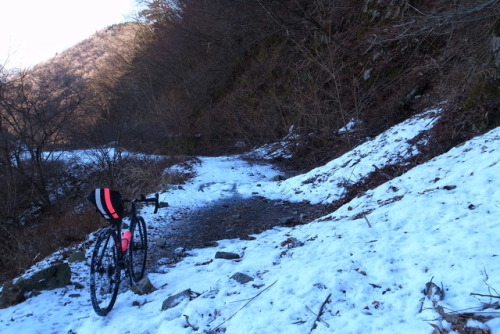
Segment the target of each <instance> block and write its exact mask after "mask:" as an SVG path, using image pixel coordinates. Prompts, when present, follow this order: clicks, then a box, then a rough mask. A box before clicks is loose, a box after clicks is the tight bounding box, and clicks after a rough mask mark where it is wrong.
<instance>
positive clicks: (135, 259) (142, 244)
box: [128, 217, 148, 284]
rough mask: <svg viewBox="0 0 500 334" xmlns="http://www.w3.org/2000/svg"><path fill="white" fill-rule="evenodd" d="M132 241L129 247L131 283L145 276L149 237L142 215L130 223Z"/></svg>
mask: <svg viewBox="0 0 500 334" xmlns="http://www.w3.org/2000/svg"><path fill="white" fill-rule="evenodd" d="M130 232H132V242H131V244H130V247H129V250H128V251H129V273H130V281H131V284H134V283H137V282H139V281H140V280H141V279H142V278H143V277H144V271H145V269H146V258H147V256H148V239H147V234H146V223H145V222H144V219H143V218H142V217H137V219H133V220H132V223H131V224H130Z"/></svg>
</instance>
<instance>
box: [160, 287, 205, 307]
mask: <svg viewBox="0 0 500 334" xmlns="http://www.w3.org/2000/svg"><path fill="white" fill-rule="evenodd" d="M199 295H200V294H199V293H196V292H193V291H192V290H191V289H187V290H184V291H182V292H180V293H178V294H176V295H173V296H170V297H168V298H167V299H165V301H164V302H163V304H162V306H161V310H162V311H165V310H168V309H171V308H174V307H176V306H177V305H179V304H180V303H181V302H182V301H183V300H184V299H189V300H192V299H194V298H196V297H198V296H199Z"/></svg>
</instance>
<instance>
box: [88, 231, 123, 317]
mask: <svg viewBox="0 0 500 334" xmlns="http://www.w3.org/2000/svg"><path fill="white" fill-rule="evenodd" d="M119 242H120V240H119V238H118V235H117V233H116V231H115V230H114V229H113V228H111V227H109V228H106V229H104V230H103V231H102V232H101V233H100V234H99V236H98V237H97V241H96V243H95V246H94V252H93V253H92V260H91V264H90V299H91V301H92V307H93V308H94V311H95V312H96V313H97V314H98V315H100V316H105V315H106V314H108V313H109V311H111V309H112V308H113V305H114V304H115V301H116V296H117V294H118V288H119V286H120V272H121V270H120V266H119V263H118V260H119V259H118V251H119V250H118V248H117V245H119Z"/></svg>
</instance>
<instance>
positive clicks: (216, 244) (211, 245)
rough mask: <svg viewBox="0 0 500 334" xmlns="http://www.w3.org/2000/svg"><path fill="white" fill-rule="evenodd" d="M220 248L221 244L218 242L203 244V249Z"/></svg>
mask: <svg viewBox="0 0 500 334" xmlns="http://www.w3.org/2000/svg"><path fill="white" fill-rule="evenodd" d="M217 246H219V243H218V242H217V241H207V242H205V243H203V247H206V248H209V247H217Z"/></svg>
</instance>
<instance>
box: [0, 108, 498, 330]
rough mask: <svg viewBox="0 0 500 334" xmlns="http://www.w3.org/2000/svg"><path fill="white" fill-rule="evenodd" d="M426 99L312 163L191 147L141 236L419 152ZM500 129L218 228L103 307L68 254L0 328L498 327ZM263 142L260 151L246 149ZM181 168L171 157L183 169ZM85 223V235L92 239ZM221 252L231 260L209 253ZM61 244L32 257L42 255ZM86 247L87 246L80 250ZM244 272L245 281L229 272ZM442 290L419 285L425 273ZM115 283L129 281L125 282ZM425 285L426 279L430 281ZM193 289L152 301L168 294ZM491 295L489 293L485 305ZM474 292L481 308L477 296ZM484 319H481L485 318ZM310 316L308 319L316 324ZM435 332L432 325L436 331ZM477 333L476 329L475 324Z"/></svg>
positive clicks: (324, 185)
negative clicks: (252, 226) (64, 279)
mask: <svg viewBox="0 0 500 334" xmlns="http://www.w3.org/2000/svg"><path fill="white" fill-rule="evenodd" d="M438 115H439V113H438V111H437V110H432V111H428V112H426V113H423V114H421V115H419V116H418V117H414V118H412V119H410V120H408V121H406V122H404V123H402V124H400V125H398V126H395V127H394V128H392V129H390V130H389V131H387V132H386V133H384V134H382V135H380V136H378V137H376V138H373V139H372V140H370V141H368V142H367V143H365V144H363V145H360V146H359V147H357V148H356V149H354V150H353V151H351V152H349V153H347V154H345V155H344V156H342V157H340V158H338V159H335V160H334V161H331V162H330V163H328V164H326V165H325V166H323V167H319V168H316V169H314V170H312V171H310V172H309V173H306V174H303V175H298V176H296V177H293V178H290V179H287V180H285V181H270V179H271V178H272V177H273V176H276V175H278V174H280V171H279V170H277V169H276V168H274V167H273V166H271V165H266V164H250V163H248V162H246V161H244V160H243V159H242V158H241V157H240V156H226V157H215V158H207V157H201V158H200V160H199V163H197V164H195V165H193V167H192V168H194V170H195V172H196V176H195V177H194V178H192V179H191V180H190V181H188V183H187V184H185V185H183V186H182V188H179V189H173V190H170V191H168V192H166V193H163V194H161V196H160V199H161V200H162V201H166V202H168V203H169V205H170V206H169V207H167V208H164V209H161V211H160V213H159V215H157V216H153V215H152V213H151V209H150V208H145V209H144V211H143V216H144V217H145V218H146V221H148V223H149V225H150V226H151V233H152V235H151V236H150V239H153V238H154V237H155V236H157V235H160V232H159V231H161V230H162V229H168V227H169V225H168V221H169V218H170V217H171V216H172V215H173V214H174V213H175V212H176V210H180V209H184V210H189V209H190V208H194V207H200V206H203V205H209V202H211V201H213V200H217V199H220V198H222V197H225V196H234V195H240V196H252V195H259V196H265V197H268V198H271V199H284V200H290V201H310V202H311V203H330V202H333V201H335V200H336V199H338V198H339V197H340V196H342V193H343V191H344V189H343V187H342V185H346V184H349V183H355V182H357V181H359V180H361V179H362V178H363V177H364V176H366V175H368V174H369V173H370V172H372V171H373V170H375V167H374V166H377V167H378V168H382V167H383V166H385V165H387V164H393V163H395V162H397V161H401V160H402V159H405V158H407V157H409V156H411V155H415V154H416V153H418V150H417V147H416V146H415V145H411V144H409V143H408V140H410V139H412V138H414V137H415V136H417V135H418V134H419V133H421V132H422V131H425V130H426V129H429V128H430V127H431V126H432V123H433V122H434V120H435V118H436V117H438ZM499 143H500V128H496V129H494V130H492V131H490V132H488V133H486V134H484V135H482V136H480V137H477V138H474V139H473V140H470V141H469V142H467V143H465V144H463V145H461V146H459V147H456V148H454V149H452V150H450V151H449V152H447V153H445V154H443V155H441V156H438V157H436V158H435V159H432V160H431V161H429V162H427V163H425V164H423V165H420V166H417V167H415V168H413V169H411V170H410V171H408V172H407V173H405V174H404V175H402V176H400V177H398V178H395V179H393V180H391V181H389V182H387V183H385V184H382V185H381V186H379V187H377V188H376V189H373V190H370V191H368V192H366V193H365V194H363V195H362V196H360V197H358V198H355V199H353V200H352V201H351V202H349V203H347V204H346V205H344V206H342V207H341V208H339V209H338V210H336V211H335V212H332V213H330V214H328V215H327V216H325V217H322V218H320V219H318V220H316V221H314V222H312V223H310V224H307V225H301V226H297V227H294V228H284V227H277V228H274V229H272V230H269V231H266V232H263V233H261V234H259V235H255V237H256V239H255V240H222V241H220V242H219V245H218V246H217V247H215V248H205V249H196V250H193V251H191V252H190V256H188V257H186V258H185V259H184V260H183V261H181V262H179V263H177V264H176V265H175V266H167V265H165V266H163V267H160V270H159V272H156V273H149V274H148V277H149V278H150V280H151V281H152V283H153V284H154V286H155V287H156V288H157V290H156V291H155V292H153V293H151V294H149V295H144V296H139V295H135V294H134V293H132V292H131V291H125V292H123V293H121V294H119V296H118V299H117V302H116V304H115V307H114V309H113V310H112V311H111V312H110V313H109V315H108V316H106V317H100V316H97V315H96V314H95V313H94V311H93V310H92V306H91V304H90V300H89V292H88V283H87V279H88V270H89V267H88V266H89V262H90V257H88V258H87V261H86V262H79V263H71V267H72V273H73V277H72V280H73V282H75V283H80V284H82V285H83V286H84V288H83V289H78V288H77V285H70V286H68V287H66V288H61V289H56V290H51V291H43V292H42V293H41V294H40V295H38V296H36V297H32V298H30V299H28V300H27V301H25V302H24V303H22V304H19V305H16V306H13V307H10V308H7V309H3V310H0V332H1V333H3V334H5V333H16V334H18V333H44V334H47V333H78V334H84V333H92V334H93V333H195V332H197V333H204V332H206V333H218V332H224V331H225V333H238V334H241V333H245V334H246V333H258V334H262V333H287V334H288V333H309V332H311V333H391V334H392V333H432V332H433V330H434V328H433V327H431V324H433V325H438V326H440V327H442V328H444V329H446V330H449V331H450V332H451V333H453V331H452V328H451V326H452V325H451V324H450V323H448V322H446V321H445V320H443V319H442V318H443V313H442V314H439V313H438V312H437V311H436V309H435V307H434V306H433V300H434V301H435V303H436V305H435V306H442V307H443V309H442V310H443V311H442V312H445V313H446V314H447V315H453V314H455V312H456V313H464V312H467V313H468V314H469V315H482V316H484V317H491V320H489V319H490V318H486V319H485V318H480V319H481V320H483V321H485V320H488V321H485V323H484V324H483V323H481V322H479V321H477V320H474V319H469V320H467V321H468V326H470V327H476V328H485V329H486V328H490V330H491V333H496V334H499V333H500V310H498V309H497V308H496V307H495V305H496V306H498V302H500V299H497V298H491V297H480V296H477V295H471V293H476V294H484V295H494V296H499V295H500V275H498V272H499V269H500V261H499V256H500V233H499V231H500V182H499V179H498V176H499V175H500V146H499ZM253 154H265V152H259V151H257V152H253ZM181 171H182V170H181ZM92 238H94V236H90V240H92ZM218 251H225V252H233V253H237V254H239V255H241V259H239V260H224V259H214V256H215V253H216V252H218ZM60 254H61V253H56V254H55V255H54V256H53V257H51V258H49V259H46V260H45V261H43V262H42V263H40V264H39V265H38V266H37V268H39V267H43V266H44V265H47V264H48V263H50V262H51V261H53V260H54V259H55V258H57V257H58V256H60ZM87 255H90V253H89V252H87ZM236 273H243V274H246V275H248V276H250V277H252V278H253V281H250V282H248V283H245V284H241V283H238V282H237V281H236V280H234V279H232V278H231V277H232V276H233V275H234V274H236ZM429 282H433V283H434V284H435V285H432V286H433V287H434V290H435V291H438V288H439V289H443V290H444V299H442V300H441V299H440V298H438V297H437V295H429V296H430V298H429V297H425V295H424V293H423V290H424V289H425V288H426V284H427V283H429ZM124 284H126V283H124ZM429 285H431V284H429ZM186 289H191V290H192V292H193V295H196V296H197V297H196V298H192V299H191V300H190V299H189V298H185V299H182V300H181V301H180V303H179V304H178V305H177V306H175V307H173V308H171V309H168V310H165V311H162V310H161V309H162V303H163V301H164V300H165V299H167V298H168V297H169V296H171V295H175V294H177V293H180V292H182V291H184V290H186ZM495 302H497V303H496V304H495ZM485 304H490V308H487V309H483V308H484V305H485ZM486 326H487V327H486ZM313 327H314V329H313ZM436 333H437V332H436ZM484 333H486V331H485V332H484Z"/></svg>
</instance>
